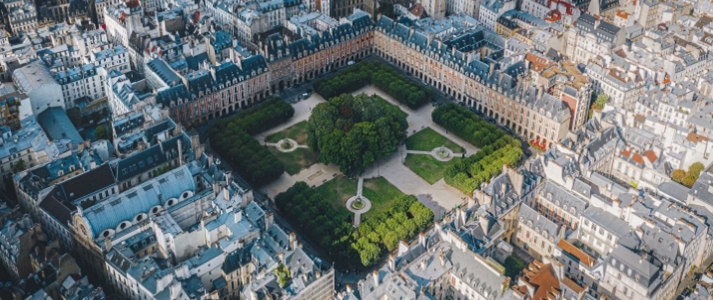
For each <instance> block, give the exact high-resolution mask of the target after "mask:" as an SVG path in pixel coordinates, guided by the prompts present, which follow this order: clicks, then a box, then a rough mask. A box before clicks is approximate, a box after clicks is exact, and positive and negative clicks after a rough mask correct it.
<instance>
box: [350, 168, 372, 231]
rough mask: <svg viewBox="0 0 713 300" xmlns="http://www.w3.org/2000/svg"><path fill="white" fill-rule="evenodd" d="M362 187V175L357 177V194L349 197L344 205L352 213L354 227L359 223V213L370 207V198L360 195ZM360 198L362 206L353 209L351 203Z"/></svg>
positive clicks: (366, 210)
mask: <svg viewBox="0 0 713 300" xmlns="http://www.w3.org/2000/svg"><path fill="white" fill-rule="evenodd" d="M363 187H364V177H359V181H358V183H357V194H356V196H354V197H351V198H349V200H347V203H346V206H347V209H348V210H349V211H351V212H352V213H354V222H353V224H354V227H359V224H361V215H362V214H364V213H366V212H368V211H369V210H370V209H371V200H369V199H368V198H365V197H364V196H362V195H361V191H362V188H363ZM357 200H361V201H363V202H364V207H362V208H360V209H354V208H353V207H352V203H354V201H357Z"/></svg>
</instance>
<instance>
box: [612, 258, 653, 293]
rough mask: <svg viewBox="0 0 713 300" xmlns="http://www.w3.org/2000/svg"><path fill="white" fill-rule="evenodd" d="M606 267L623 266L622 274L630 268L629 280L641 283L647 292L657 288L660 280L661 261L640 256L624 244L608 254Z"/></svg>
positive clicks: (617, 267)
mask: <svg viewBox="0 0 713 300" xmlns="http://www.w3.org/2000/svg"><path fill="white" fill-rule="evenodd" d="M606 267H607V268H616V269H620V268H623V270H624V271H623V272H621V273H623V274H628V272H629V270H631V272H632V275H631V276H628V277H630V280H634V282H636V283H638V284H641V285H643V286H644V287H646V288H647V289H648V292H649V294H650V293H651V292H653V291H654V289H655V288H657V287H658V286H659V285H660V284H661V282H662V280H661V278H660V277H659V274H660V272H661V263H660V262H657V261H656V260H654V259H653V257H650V256H648V257H642V256H641V255H638V254H637V253H635V252H633V251H631V250H629V249H627V248H626V247H624V246H618V247H616V248H614V250H613V251H612V253H611V254H610V255H609V260H608V263H607V266H606Z"/></svg>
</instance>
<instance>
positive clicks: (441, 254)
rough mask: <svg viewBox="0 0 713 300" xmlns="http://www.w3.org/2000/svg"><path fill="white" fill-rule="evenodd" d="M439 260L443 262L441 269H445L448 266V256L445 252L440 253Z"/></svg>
mask: <svg viewBox="0 0 713 300" xmlns="http://www.w3.org/2000/svg"><path fill="white" fill-rule="evenodd" d="M438 259H439V260H440V261H441V267H445V266H446V254H445V253H443V251H441V252H440V253H438Z"/></svg>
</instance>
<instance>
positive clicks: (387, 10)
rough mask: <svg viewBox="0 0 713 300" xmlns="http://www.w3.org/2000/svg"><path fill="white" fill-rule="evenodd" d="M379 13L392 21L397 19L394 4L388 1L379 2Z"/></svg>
mask: <svg viewBox="0 0 713 300" xmlns="http://www.w3.org/2000/svg"><path fill="white" fill-rule="evenodd" d="M377 12H378V13H379V14H382V15H384V16H387V17H389V18H391V19H395V18H396V13H394V4H393V3H391V1H388V0H384V1H380V2H379V9H378V10H377Z"/></svg>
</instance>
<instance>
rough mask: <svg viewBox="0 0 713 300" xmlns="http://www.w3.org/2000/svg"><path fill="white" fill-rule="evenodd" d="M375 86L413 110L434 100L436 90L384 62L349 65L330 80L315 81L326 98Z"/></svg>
mask: <svg viewBox="0 0 713 300" xmlns="http://www.w3.org/2000/svg"><path fill="white" fill-rule="evenodd" d="M369 84H373V85H374V86H376V87H377V88H379V89H380V90H382V91H384V92H385V93H387V94H389V95H390V96H392V97H394V99H397V100H398V101H399V102H401V103H403V104H405V105H406V106H408V107H409V108H411V109H417V108H419V107H421V106H423V105H424V104H426V103H428V102H429V101H431V99H432V97H433V91H432V90H431V89H430V88H429V87H427V86H425V85H423V84H421V83H420V82H416V81H413V80H411V79H409V78H408V77H406V76H404V75H403V74H401V73H399V72H398V71H396V69H394V68H393V67H391V66H389V65H385V64H383V63H381V62H360V63H357V64H355V65H352V66H349V67H347V68H346V69H344V70H343V71H341V72H339V73H338V74H337V76H334V77H332V78H330V79H317V80H315V81H314V84H313V86H314V90H315V91H316V92H317V93H318V94H320V95H322V97H324V98H325V99H329V98H332V97H335V96H339V95H341V94H345V93H351V92H353V91H356V90H358V89H360V88H362V87H364V86H366V85H369Z"/></svg>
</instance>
